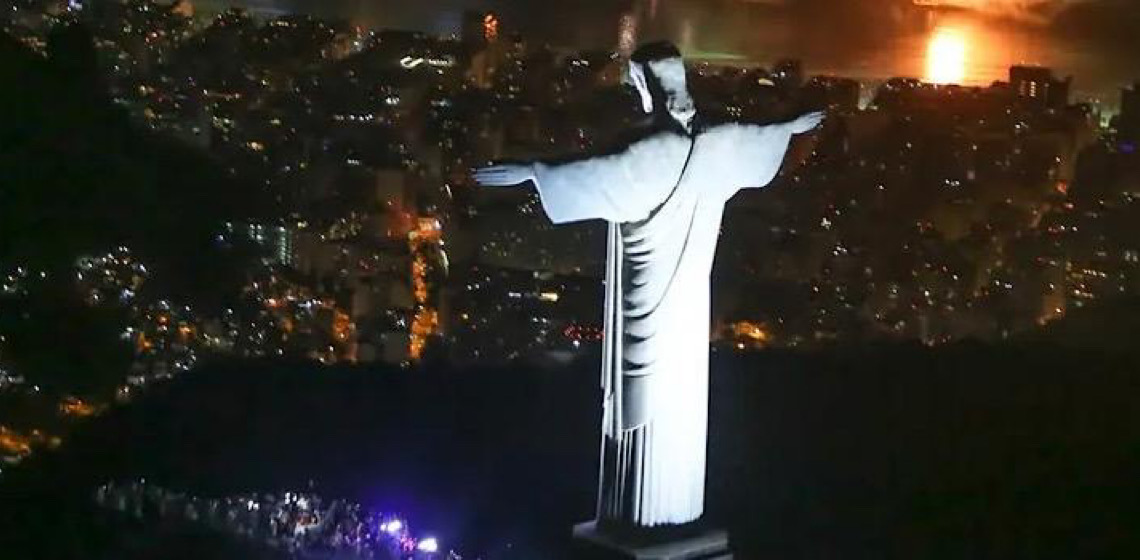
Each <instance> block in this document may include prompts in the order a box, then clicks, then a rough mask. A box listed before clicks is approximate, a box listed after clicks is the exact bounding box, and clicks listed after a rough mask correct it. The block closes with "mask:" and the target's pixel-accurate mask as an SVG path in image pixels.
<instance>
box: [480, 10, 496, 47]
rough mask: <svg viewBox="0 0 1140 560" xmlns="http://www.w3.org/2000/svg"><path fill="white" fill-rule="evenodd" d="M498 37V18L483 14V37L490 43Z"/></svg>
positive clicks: (493, 15)
mask: <svg viewBox="0 0 1140 560" xmlns="http://www.w3.org/2000/svg"><path fill="white" fill-rule="evenodd" d="M498 38H499V18H498V17H496V16H495V14H491V13H488V14H487V15H485V16H483V39H484V40H485V41H487V42H488V43H492V42H494V41H495V39H498Z"/></svg>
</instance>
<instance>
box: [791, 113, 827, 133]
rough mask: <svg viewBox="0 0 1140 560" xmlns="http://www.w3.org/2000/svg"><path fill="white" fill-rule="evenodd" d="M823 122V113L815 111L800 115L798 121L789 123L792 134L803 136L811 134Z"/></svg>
mask: <svg viewBox="0 0 1140 560" xmlns="http://www.w3.org/2000/svg"><path fill="white" fill-rule="evenodd" d="M822 122H823V111H814V112H811V113H805V114H803V115H800V116H799V117H798V118H796V120H794V121H792V122H790V123H788V126H789V127H791V129H792V134H803V133H805V132H811V131H812V130H815V129H816V127H818V126H819V125H820V123H822Z"/></svg>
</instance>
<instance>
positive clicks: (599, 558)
mask: <svg viewBox="0 0 1140 560" xmlns="http://www.w3.org/2000/svg"><path fill="white" fill-rule="evenodd" d="M574 540H575V541H577V545H578V547H579V549H580V550H581V551H582V552H583V555H582V556H581V557H582V558H590V559H593V560H732V552H731V550H730V549H729V547H728V533H727V532H725V531H723V530H720V529H706V530H700V531H694V532H691V533H688V534H685V535H676V536H666V535H657V536H654V535H636V534H632V533H631V534H628V535H627V534H616V533H615V532H609V531H605V530H602V529H599V528H598V522H597V521H588V522H586V523H580V524H578V525H575V526H574Z"/></svg>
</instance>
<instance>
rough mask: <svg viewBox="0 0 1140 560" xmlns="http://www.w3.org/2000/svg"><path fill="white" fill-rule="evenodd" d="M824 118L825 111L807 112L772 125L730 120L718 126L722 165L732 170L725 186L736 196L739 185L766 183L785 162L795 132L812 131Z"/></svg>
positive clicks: (756, 185) (757, 185)
mask: <svg viewBox="0 0 1140 560" xmlns="http://www.w3.org/2000/svg"><path fill="white" fill-rule="evenodd" d="M821 122H823V113H807V114H805V115H803V116H801V117H799V118H796V119H795V120H792V121H788V122H783V123H776V124H770V125H754V124H726V125H721V126H718V127H716V129H715V131H714V134H716V135H717V136H718V141H719V142H720V143H721V148H722V149H720V150H718V151H717V152H718V153H719V154H721V157H722V158H723V160H724V161H722V162H720V163H721V169H722V170H724V172H725V173H727V174H729V177H727V178H726V179H727V181H726V184H725V186H726V187H728V188H729V189H730V191H729V192H728V193H727V194H728V196H732V194H733V193H735V192H736V191H737V190H739V189H746V188H759V187H765V186H767V185H768V183H771V182H772V179H774V178H775V177H776V173H778V172H779V171H780V165H781V164H782V163H783V162H784V155H785V154H786V153H787V151H788V145H789V144H790V143H791V140H792V136H795V135H796V134H803V133H805V132H810V131H812V130H814V129H815V128H816V127H818V126H819V125H820V123H821Z"/></svg>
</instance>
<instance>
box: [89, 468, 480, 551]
mask: <svg viewBox="0 0 1140 560" xmlns="http://www.w3.org/2000/svg"><path fill="white" fill-rule="evenodd" d="M95 499H96V501H97V502H98V503H99V504H100V505H101V506H103V507H105V508H108V509H112V510H116V511H119V512H122V513H125V514H128V515H131V516H134V517H136V518H139V519H143V520H147V519H180V520H182V521H184V522H186V523H188V524H195V525H203V526H206V527H209V528H210V529H212V530H216V531H218V532H221V533H225V534H229V535H233V536H236V537H242V538H248V539H253V540H255V541H258V542H261V543H264V544H265V545H267V546H271V547H274V548H278V549H282V550H285V551H287V552H288V553H289V554H291V555H292V556H293V557H296V558H302V559H326V558H359V559H375V560H462V557H461V556H460V555H458V554H457V553H455V552H454V551H451V550H444V549H443V547H442V545H441V544H440V543H439V541H438V540H437V539H436V538H434V537H431V536H424V535H420V536H417V535H415V534H413V532H412V530H411V527H410V526H409V524H408V522H407V521H406V520H405V519H403V518H401V517H400V516H398V515H393V514H387V513H382V512H377V511H372V510H369V509H366V508H364V507H362V506H361V505H360V504H356V503H353V502H350V501H347V500H341V499H334V500H328V499H324V498H322V497H321V496H319V495H317V494H315V493H312V492H284V493H281V494H256V493H250V494H241V495H235V496H227V497H223V498H200V497H196V496H192V495H190V494H187V493H184V492H175V491H172V490H169V489H166V488H163V487H161V486H158V485H155V484H152V483H148V482H147V481H146V480H137V481H133V482H129V483H125V484H116V483H108V484H104V485H102V486H100V487H99V488H98V489H97V490H96V493H95Z"/></svg>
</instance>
